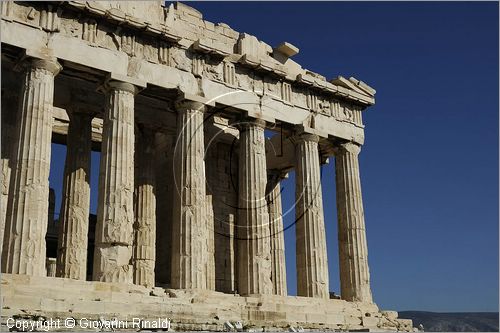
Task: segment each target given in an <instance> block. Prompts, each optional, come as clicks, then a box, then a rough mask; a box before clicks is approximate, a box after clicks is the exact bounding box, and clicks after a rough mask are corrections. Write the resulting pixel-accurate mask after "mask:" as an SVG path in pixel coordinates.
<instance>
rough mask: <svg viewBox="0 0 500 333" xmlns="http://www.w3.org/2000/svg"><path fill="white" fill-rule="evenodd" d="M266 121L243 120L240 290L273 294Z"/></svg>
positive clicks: (239, 228)
mask: <svg viewBox="0 0 500 333" xmlns="http://www.w3.org/2000/svg"><path fill="white" fill-rule="evenodd" d="M264 128H265V121H263V120H259V119H247V120H245V121H244V122H242V123H240V147H239V181H238V188H239V204H238V209H239V221H238V292H239V294H240V295H251V294H272V292H273V286H272V283H271V244H270V237H269V236H270V230H269V214H268V211H267V203H266V183H267V170H266V150H265V142H264Z"/></svg>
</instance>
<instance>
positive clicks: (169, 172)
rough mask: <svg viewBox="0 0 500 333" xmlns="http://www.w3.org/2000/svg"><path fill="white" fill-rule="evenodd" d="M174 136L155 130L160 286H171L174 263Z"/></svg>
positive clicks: (156, 269)
mask: <svg viewBox="0 0 500 333" xmlns="http://www.w3.org/2000/svg"><path fill="white" fill-rule="evenodd" d="M174 140H175V138H174V137H173V135H172V136H170V135H168V136H167V135H166V134H164V133H156V139H155V164H156V165H155V171H156V177H155V178H156V188H155V197H156V202H157V203H158V204H157V205H156V246H155V248H156V260H155V280H156V283H158V284H159V285H163V286H165V285H170V275H171V274H170V266H171V264H172V262H171V261H172V260H171V258H172V255H171V253H172V218H173V216H172V210H173V209H172V207H173V203H172V201H173V192H174V188H175V184H173V179H174V176H173V174H174V168H173V148H172V146H173V144H172V141H174Z"/></svg>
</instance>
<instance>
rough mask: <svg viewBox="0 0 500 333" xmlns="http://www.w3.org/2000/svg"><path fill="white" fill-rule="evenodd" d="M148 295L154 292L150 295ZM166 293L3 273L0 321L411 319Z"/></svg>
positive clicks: (352, 306)
mask: <svg viewBox="0 0 500 333" xmlns="http://www.w3.org/2000/svg"><path fill="white" fill-rule="evenodd" d="M160 290H163V292H161V291H160ZM110 293H112V299H110V297H109V295H110ZM151 293H154V294H155V296H150V294H151ZM169 293H172V290H171V289H162V288H145V287H142V286H136V285H131V284H122V283H101V282H92V283H88V282H85V281H78V280H70V279H51V278H45V277H43V278H37V279H36V280H34V279H33V278H32V277H29V276H21V275H11V274H3V275H2V299H3V302H2V303H3V304H2V306H3V307H4V309H2V317H1V323H2V325H5V320H6V319H7V318H8V317H12V316H14V315H19V314H22V315H24V316H25V315H26V314H27V313H28V314H31V315H33V316H37V315H40V314H44V315H45V316H48V317H49V318H53V319H57V318H61V319H64V318H66V317H67V313H69V310H71V316H72V317H73V318H75V319H77V320H78V319H80V318H96V319H97V318H104V319H111V318H117V319H119V320H126V319H127V318H132V317H140V318H143V319H144V320H148V319H151V320H152V319H155V318H156V319H157V318H158V317H160V318H165V317H168V318H171V319H172V328H173V329H174V330H176V331H180V330H184V329H190V330H193V329H197V330H201V329H204V330H208V329H210V330H217V331H223V330H224V323H225V322H226V321H230V322H232V323H233V324H235V323H236V322H241V324H242V325H241V326H245V327H246V328H248V329H253V330H258V329H261V328H262V327H263V326H265V327H267V328H268V329H267V330H268V331H288V327H289V326H295V327H298V326H301V327H303V328H304V329H306V330H330V331H333V330H339V331H347V330H361V329H366V328H367V327H365V326H364V325H363V322H367V323H368V322H369V324H370V325H376V326H371V327H370V329H372V330H377V331H396V330H398V331H412V325H411V320H406V319H393V318H391V319H389V318H387V317H385V316H381V315H380V313H379V312H378V311H379V309H378V308H377V307H376V306H375V305H374V304H367V303H359V302H346V301H344V300H326V299H317V298H314V299H313V298H306V297H293V296H288V297H284V296H278V295H261V296H257V297H234V296H233V295H228V294H223V293H220V292H214V291H209V290H186V291H180V290H175V297H169V296H168V294H169ZM55 295H58V296H57V298H56V297H55ZM23 318H24V317H23ZM367 318H374V320H371V319H367ZM234 326H236V325H234ZM2 328H3V326H2Z"/></svg>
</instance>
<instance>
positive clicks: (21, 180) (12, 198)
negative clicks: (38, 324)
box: [2, 59, 61, 276]
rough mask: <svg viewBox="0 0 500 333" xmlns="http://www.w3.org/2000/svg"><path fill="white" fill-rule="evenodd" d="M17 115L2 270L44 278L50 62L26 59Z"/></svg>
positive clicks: (55, 65)
mask: <svg viewBox="0 0 500 333" xmlns="http://www.w3.org/2000/svg"><path fill="white" fill-rule="evenodd" d="M24 66H25V72H24V73H25V74H24V82H23V86H22V91H21V95H20V96H21V101H20V109H19V112H18V114H17V126H18V127H17V133H16V136H15V137H16V139H15V147H14V150H13V156H12V158H13V163H12V174H11V182H10V188H9V199H8V204H7V217H6V225H5V233H6V234H7V237H6V241H4V244H3V253H2V271H3V272H6V273H13V274H27V275H35V276H45V274H46V271H45V234H46V231H47V216H48V196H49V171H50V148H51V137H52V108H53V105H52V104H53V99H54V76H55V75H56V74H57V73H59V71H60V70H61V66H60V65H59V64H58V63H57V61H56V60H55V59H50V60H47V59H44V60H42V59H30V60H28V61H27V62H25V63H24Z"/></svg>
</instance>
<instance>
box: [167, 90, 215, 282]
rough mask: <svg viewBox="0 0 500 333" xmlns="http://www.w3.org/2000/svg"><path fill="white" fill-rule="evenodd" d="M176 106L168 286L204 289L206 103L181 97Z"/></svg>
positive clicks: (205, 254) (205, 252) (205, 280)
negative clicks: (170, 261)
mask: <svg viewBox="0 0 500 333" xmlns="http://www.w3.org/2000/svg"><path fill="white" fill-rule="evenodd" d="M176 107H177V111H178V114H177V140H176V144H175V148H174V184H175V188H174V208H173V220H172V223H173V225H172V267H171V286H172V288H177V289H191V288H199V289H206V288H207V279H206V261H205V259H206V256H207V251H206V244H207V243H206V235H207V221H206V197H205V192H206V191H205V186H206V179H205V161H204V153H205V148H204V147H205V144H204V134H203V113H204V111H205V105H204V104H203V103H200V102H194V101H189V100H182V101H180V102H178V103H177V104H176Z"/></svg>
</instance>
